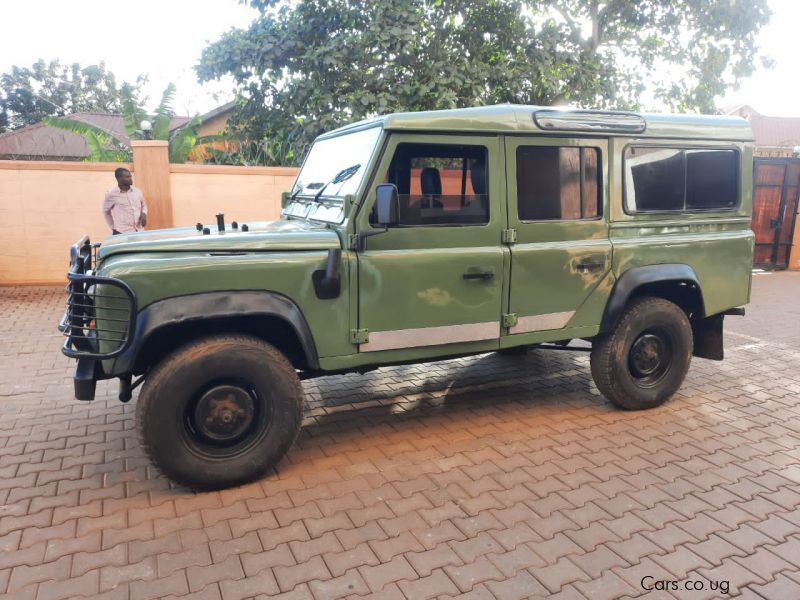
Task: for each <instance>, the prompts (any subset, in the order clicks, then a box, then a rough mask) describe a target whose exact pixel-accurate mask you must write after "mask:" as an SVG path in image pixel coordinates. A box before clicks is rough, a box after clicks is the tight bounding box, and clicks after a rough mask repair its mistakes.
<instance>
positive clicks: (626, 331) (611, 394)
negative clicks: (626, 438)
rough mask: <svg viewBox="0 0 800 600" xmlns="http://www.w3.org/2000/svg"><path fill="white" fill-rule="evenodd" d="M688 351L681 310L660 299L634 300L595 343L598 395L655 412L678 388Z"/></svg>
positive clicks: (686, 323)
mask: <svg viewBox="0 0 800 600" xmlns="http://www.w3.org/2000/svg"><path fill="white" fill-rule="evenodd" d="M653 348H655V350H653ZM692 348H693V339H692V327H691V324H690V323H689V319H688V318H687V316H686V313H684V312H683V310H681V308H680V307H679V306H677V305H676V304H674V303H672V302H670V301H668V300H664V299H663V298H652V297H642V298H637V299H635V300H633V301H632V302H631V303H630V305H629V306H628V307H627V308H626V309H625V312H624V313H623V314H622V317H621V318H620V320H619V323H618V324H617V327H616V328H615V329H614V331H612V332H611V333H608V334H604V335H600V336H598V337H597V338H595V339H594V341H593V343H592V354H591V369H592V377H593V378H594V382H595V384H596V385H597V388H598V389H599V390H600V393H601V394H603V396H605V397H606V398H608V399H609V400H610V401H611V402H612V403H613V404H615V405H616V406H618V407H620V408H623V409H626V410H643V409H648V408H654V407H656V406H660V405H661V404H663V403H664V402H666V401H667V400H668V399H669V398H670V397H672V395H673V394H674V393H675V392H676V391H678V388H680V386H681V384H682V383H683V380H684V379H685V377H686V373H687V372H688V371H689V363H690V362H691V360H692ZM632 349H633V351H632ZM659 349H660V350H661V352H660V353H659ZM659 355H662V359H663V360H661V361H659V360H658V356H659ZM653 356H655V358H653ZM654 364H655V365H656V366H655V367H653V366H652V365H654ZM650 369H652V373H650V374H648V373H647V371H648V370H650Z"/></svg>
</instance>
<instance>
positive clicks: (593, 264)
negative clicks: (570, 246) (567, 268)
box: [575, 260, 606, 273]
mask: <svg viewBox="0 0 800 600" xmlns="http://www.w3.org/2000/svg"><path fill="white" fill-rule="evenodd" d="M605 266H606V261H604V260H603V261H594V260H587V261H583V262H579V263H578V264H577V265H575V268H576V269H577V270H578V271H580V272H581V273H585V272H587V271H597V270H599V269H602V268H603V267H605Z"/></svg>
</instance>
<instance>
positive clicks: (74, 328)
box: [60, 105, 753, 489]
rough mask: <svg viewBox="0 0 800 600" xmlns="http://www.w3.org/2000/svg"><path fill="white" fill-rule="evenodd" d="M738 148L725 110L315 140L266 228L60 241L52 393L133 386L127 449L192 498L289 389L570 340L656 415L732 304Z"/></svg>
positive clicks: (257, 461) (232, 479) (503, 109)
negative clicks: (107, 384) (64, 265)
mask: <svg viewBox="0 0 800 600" xmlns="http://www.w3.org/2000/svg"><path fill="white" fill-rule="evenodd" d="M751 142H752V134H751V131H750V127H749V126H748V124H747V122H746V121H744V120H742V119H739V118H731V117H707V116H686V115H650V114H636V113H621V112H598V111H579V110H557V109H553V108H539V107H533V106H511V105H505V106H490V107H483V108H473V109H459V110H448V111H436V112H420V113H401V114H392V115H388V116H383V117H379V118H376V119H371V120H368V121H362V122H359V123H355V124H353V125H350V126H347V127H343V128H341V129H337V130H336V131H333V132H331V133H327V134H325V135H322V136H320V137H319V138H318V139H317V140H316V141H315V142H314V144H313V146H312V147H311V150H310V152H309V154H308V156H307V157H306V159H305V162H304V164H303V167H302V169H301V171H300V174H299V175H298V177H297V180H296V182H295V183H294V186H293V187H292V189H291V191H290V192H288V193H286V194H284V195H283V201H282V204H283V207H282V212H281V218H280V220H278V221H271V222H259V223H249V224H241V225H240V224H237V223H235V222H234V223H230V224H229V225H227V226H226V224H225V219H224V216H223V215H217V223H216V224H214V225H206V226H203V225H202V224H198V225H197V227H185V228H176V229H168V230H156V231H147V232H142V233H136V234H131V235H118V236H114V237H113V238H109V239H107V240H105V241H104V242H103V244H102V245H100V244H91V243H90V241H89V240H88V239H87V238H83V239H82V240H80V241H79V242H78V243H77V244H76V245H75V246H73V247H72V252H71V263H70V270H69V275H68V278H69V285H68V293H69V300H68V309H67V312H66V314H65V316H64V319H63V320H62V322H61V325H60V328H61V330H62V331H63V333H64V334H65V335H66V337H67V339H66V342H65V344H64V349H63V351H64V353H65V354H66V355H67V356H70V357H73V358H76V359H78V364H77V371H76V374H75V395H76V396H77V398H79V399H81V400H91V399H93V398H94V395H95V386H96V382H97V381H98V380H100V379H109V378H113V377H116V378H119V380H120V382H121V384H120V385H121V389H120V400H122V401H123V402H124V401H127V400H129V399H130V398H131V392H132V389H133V388H135V387H136V386H138V385H139V384H140V383H142V382H143V383H144V385H143V386H142V390H141V393H140V395H139V398H138V403H137V407H136V418H137V421H138V430H139V434H140V439H141V442H142V444H143V446H144V448H145V449H146V451H147V454H148V455H149V457H150V458H151V460H152V461H153V463H154V464H155V465H156V466H157V467H158V468H159V469H160V470H161V471H162V472H163V473H164V474H165V475H167V476H168V477H170V478H171V479H173V480H174V481H176V482H179V483H181V484H184V485H186V486H189V487H192V488H199V489H208V488H217V487H225V486H231V485H236V484H240V483H243V482H246V481H249V480H252V479H254V478H258V477H259V476H262V475H263V474H265V473H266V471H267V470H268V469H269V468H270V467H271V466H272V465H274V464H275V463H276V462H277V461H279V460H280V459H281V457H282V456H283V455H284V454H285V453H286V452H287V450H288V449H289V447H290V446H291V444H292V442H293V441H294V439H295V437H296V436H297V434H298V430H299V428H300V423H301V416H302V408H303V391H302V387H301V385H300V380H301V379H304V378H308V377H315V376H320V375H326V374H333V373H343V372H348V371H359V372H364V371H367V370H370V369H373V368H376V367H380V366H382V365H392V364H400V363H413V362H424V361H430V360H438V359H443V358H448V357H456V356H463V355H468V354H476V353H482V352H493V351H499V352H506V353H515V352H519V351H522V350H524V349H525V348H528V347H531V346H538V347H540V348H549V349H556V350H557V349H560V348H563V347H571V346H567V344H569V342H570V340H586V341H588V342H590V343H591V372H592V376H593V378H594V381H595V382H596V384H597V387H598V389H599V390H600V392H601V393H602V394H603V395H604V396H605V397H606V398H608V399H609V400H610V401H611V402H613V403H614V404H615V405H617V406H619V407H621V408H624V409H634V410H635V409H646V408H651V407H655V406H658V405H660V404H661V403H663V402H664V401H666V400H667V399H668V398H670V396H672V395H673V394H674V393H675V392H676V391H677V390H678V388H679V387H680V385H681V383H682V382H683V380H684V377H685V376H686V373H687V371H688V369H689V362H690V360H691V358H692V356H693V355H694V356H698V357H702V358H707V359H713V360H721V359H722V357H723V336H722V330H723V318H724V315H726V314H743V313H744V309H742V308H740V307H741V305H743V304H746V303H747V302H748V300H749V296H750V281H751V267H752V259H753V234H752V233H751V231H750V219H751V210H752V208H751V207H752V177H753V169H752V160H753V159H752V146H751ZM580 345H583V346H585V347H586V349H587V350H589V347H588V345H586V344H580Z"/></svg>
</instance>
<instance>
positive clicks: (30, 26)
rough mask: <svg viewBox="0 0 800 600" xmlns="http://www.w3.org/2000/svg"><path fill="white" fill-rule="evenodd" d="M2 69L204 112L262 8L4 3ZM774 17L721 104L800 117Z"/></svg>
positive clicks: (787, 17) (223, 2)
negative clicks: (123, 86)
mask: <svg viewBox="0 0 800 600" xmlns="http://www.w3.org/2000/svg"><path fill="white" fill-rule="evenodd" d="M3 4H4V6H3V22H4V24H16V26H14V27H8V26H5V27H3V28H2V32H0V73H2V72H5V71H7V70H9V69H10V68H11V66H12V65H17V66H30V65H31V64H32V63H33V62H35V61H36V60H37V59H39V58H43V59H45V60H52V59H54V58H58V59H60V60H61V62H62V63H67V64H69V63H72V62H78V63H81V64H82V65H88V64H96V63H98V62H100V61H104V62H105V64H106V68H107V69H108V70H110V71H111V72H113V73H114V74H115V75H116V76H117V78H118V79H119V80H123V81H124V80H129V81H133V80H135V79H136V76H137V75H139V74H147V75H149V78H150V83H149V85H148V86H147V87H146V88H145V92H146V94H147V96H148V97H149V99H150V103H149V105H150V108H151V109H152V108H154V107H155V106H156V105H157V104H158V100H159V99H160V98H161V92H163V90H164V88H165V87H166V86H167V84H168V83H169V82H173V83H175V84H176V86H177V88H178V92H177V95H176V101H175V109H176V112H178V113H180V114H186V115H194V114H203V113H205V112H208V111H210V110H212V109H214V108H216V107H217V106H220V105H221V104H224V103H225V102H227V101H229V100H232V99H233V97H234V94H233V84H232V82H231V81H223V82H211V83H204V84H202V85H201V84H199V83H197V79H196V76H195V73H194V70H193V66H194V65H196V64H197V62H198V60H199V58H200V54H201V52H202V50H203V48H205V47H206V46H207V45H208V43H209V42H212V41H215V40H217V39H219V37H220V36H221V35H222V34H223V33H224V32H225V31H227V30H229V29H230V28H231V27H246V26H247V25H248V24H249V23H250V22H251V21H252V19H253V18H254V17H255V16H256V14H257V13H256V11H255V10H253V9H251V8H250V7H249V6H245V5H242V4H241V3H239V2H238V1H237V0H137V1H136V2H124V3H123V2H120V1H119V0H77V1H75V2H65V1H64V0H24V1H22V2H19V1H12V2H5V3H3ZM769 5H770V9H771V10H772V12H773V13H774V14H773V17H772V19H771V22H770V24H769V25H767V26H766V27H765V28H764V29H763V30H762V31H761V33H760V35H759V38H758V44H759V46H760V47H761V48H762V49H763V51H764V54H766V55H767V56H769V57H771V58H772V59H773V60H774V61H775V65H774V67H773V68H772V69H765V68H763V67H759V68H758V70H757V72H756V73H755V74H754V75H753V76H752V77H750V78H749V79H747V80H745V81H744V82H743V83H742V86H741V88H740V89H739V90H738V91H732V92H729V93H728V94H727V95H726V96H725V97H724V98H719V100H718V102H717V105H718V107H725V106H730V105H737V104H749V105H750V106H752V107H753V108H754V109H756V110H757V111H759V112H760V113H762V114H765V115H772V116H786V117H800V77H798V73H800V68H798V64H800V44H798V43H797V35H798V34H797V31H798V29H797V24H798V23H800V0H769Z"/></svg>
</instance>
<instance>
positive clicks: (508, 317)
mask: <svg viewBox="0 0 800 600" xmlns="http://www.w3.org/2000/svg"><path fill="white" fill-rule="evenodd" d="M517 321H518V319H517V313H505V314H504V315H503V327H505V328H507V329H510V328H511V327H514V325H516V324H517Z"/></svg>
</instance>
